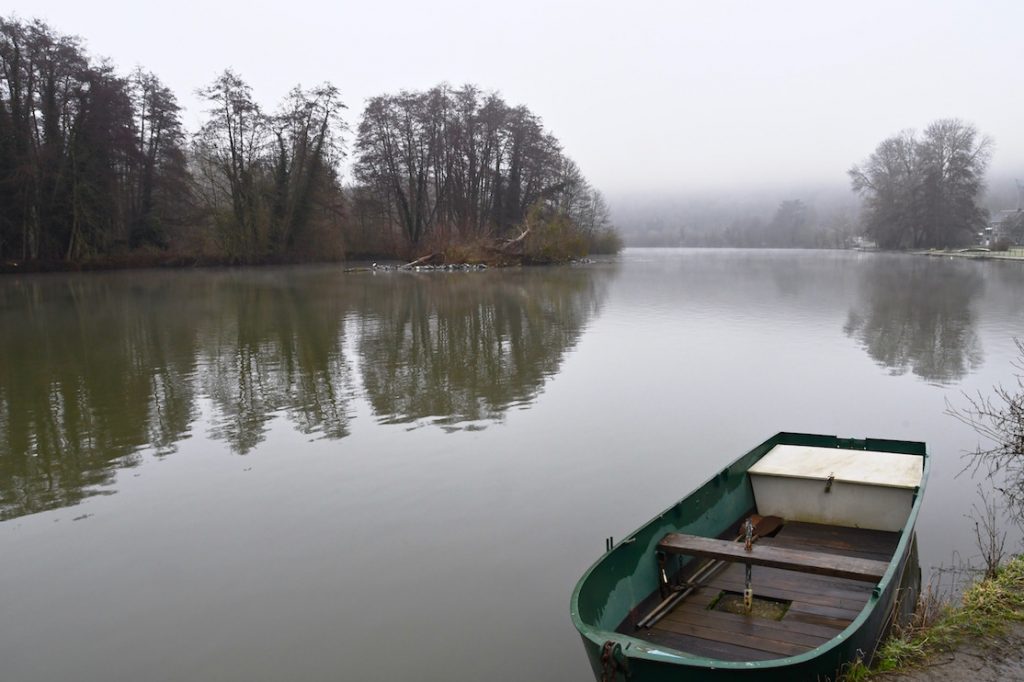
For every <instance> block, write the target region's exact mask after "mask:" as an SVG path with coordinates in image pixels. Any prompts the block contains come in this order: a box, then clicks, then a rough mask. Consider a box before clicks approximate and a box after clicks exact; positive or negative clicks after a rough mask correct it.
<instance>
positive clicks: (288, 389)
mask: <svg viewBox="0 0 1024 682" xmlns="http://www.w3.org/2000/svg"><path fill="white" fill-rule="evenodd" d="M253 278H256V281H255V282H254V281H253ZM342 291H343V290H342ZM217 301H218V306H219V309H220V318H219V319H218V320H217V321H216V322H213V323H212V324H210V325H209V328H208V329H206V330H204V331H205V334H206V335H205V337H204V339H203V344H202V347H203V351H202V355H203V363H202V364H203V371H202V373H201V374H202V384H203V392H204V394H206V395H207V396H209V397H210V398H211V400H212V401H213V403H214V405H215V407H216V410H215V415H214V419H213V431H212V434H213V436H214V437H217V438H222V439H224V440H226V441H227V442H228V443H229V444H230V446H231V448H232V450H234V451H235V452H239V453H246V452H249V451H250V450H252V449H253V448H254V447H256V445H258V444H259V443H260V442H261V441H262V440H263V438H264V435H265V432H266V429H267V425H268V423H269V422H270V420H271V419H273V417H274V415H275V414H276V413H278V412H282V411H283V412H284V413H286V414H287V415H288V417H289V419H290V421H292V422H293V424H294V425H295V426H296V428H297V429H299V430H300V431H301V432H303V433H307V434H321V435H323V436H326V437H329V438H344V437H345V436H347V435H348V433H349V414H348V410H347V399H348V396H349V393H350V381H349V371H348V367H347V366H346V364H345V360H344V354H343V348H342V345H343V338H344V334H343V331H344V321H345V314H346V312H347V301H346V299H345V298H344V297H343V296H342V295H340V294H339V287H338V282H337V279H336V278H332V277H329V276H326V275H325V276H320V277H317V278H314V279H303V280H302V281H301V283H299V282H295V281H290V282H286V283H284V284H278V283H277V282H276V281H275V280H273V279H270V278H264V277H262V276H257V275H253V274H251V273H250V274H249V275H248V276H245V277H229V278H228V281H227V282H225V283H224V284H223V286H222V287H220V289H219V290H218V292H217ZM225 313H226V314H225Z"/></svg>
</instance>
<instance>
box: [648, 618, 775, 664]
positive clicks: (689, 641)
mask: <svg viewBox="0 0 1024 682" xmlns="http://www.w3.org/2000/svg"><path fill="white" fill-rule="evenodd" d="M644 633H645V634H644V639H645V640H647V641H648V642H653V643H654V644H658V645H660V646H665V647H668V648H670V649H675V650H677V651H681V652H683V653H685V654H690V655H691V656H703V657H704V658H715V659H718V660H722V661H763V660H765V659H766V658H771V657H770V656H765V653H764V652H763V651H758V650H756V649H748V648H746V647H742V646H738V645H736V644H731V643H728V642H719V641H715V640H710V639H701V638H700V637H692V636H689V635H680V634H678V633H675V632H669V631H668V630H662V629H660V628H659V627H658V626H655V627H654V628H652V629H650V630H645V631H644Z"/></svg>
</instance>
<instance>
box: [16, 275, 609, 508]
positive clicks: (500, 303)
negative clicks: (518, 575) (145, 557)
mask: <svg viewBox="0 0 1024 682" xmlns="http://www.w3.org/2000/svg"><path fill="white" fill-rule="evenodd" d="M598 279H599V278H595V277H594V275H593V272H589V271H585V270H571V269H565V270H557V271H536V272H535V271H530V270H526V271H521V272H514V273H498V272H492V273H471V274H440V273H439V274H437V275H435V276H430V277H418V276H413V275H407V274H405V273H389V274H386V275H384V276H381V277H377V276H369V275H366V276H362V275H358V276H344V275H342V274H341V273H340V272H338V271H337V270H336V269H324V270H315V269H313V270H310V269H303V270H284V271H273V270H268V271H258V272H254V271H235V272H206V273H145V274H141V275H128V274H118V275H94V276H85V277H73V276H69V277H65V276H59V277H52V278H50V277H36V278H25V279H23V280H20V281H17V280H16V281H11V280H8V281H6V282H3V283H2V284H3V286H0V329H3V333H2V334H0V358H3V361H2V362H0V519H4V518H10V517H14V516H20V515H23V514H28V513H33V512H36V511H42V510H45V509H53V508H57V507H61V506H65V505H70V504H75V503H76V502H78V501H80V500H82V499H83V498H84V497H87V496H89V495H93V494H98V493H101V492H104V488H103V486H105V485H107V484H109V483H110V482H111V481H112V479H113V476H114V472H115V471H116V470H117V469H119V468H122V467H129V466H133V465H135V464H136V463H138V461H139V458H140V454H139V453H140V452H141V451H142V450H143V449H148V450H149V451H151V452H154V453H156V454H158V455H161V456H162V455H168V454H170V453H173V452H174V451H175V449H176V447H177V444H178V443H180V442H181V441H182V440H183V439H185V438H188V437H189V435H190V434H191V433H192V431H193V430H194V429H203V431H204V432H205V433H207V434H208V435H210V436H211V437H213V438H215V439H219V440H223V441H225V442H226V443H227V445H228V447H229V448H230V449H231V450H232V451H233V452H236V453H246V452H249V451H251V450H252V449H253V448H255V447H256V446H257V445H258V444H259V443H260V442H262V441H263V440H264V439H265V438H266V435H267V431H268V429H269V428H270V423H271V422H272V421H273V420H274V419H275V418H277V417H278V416H283V418H285V419H287V421H288V422H290V423H291V425H292V427H293V428H294V429H296V430H297V431H299V432H301V433H304V434H310V435H319V436H322V437H327V438H334V439H340V438H344V437H345V436H347V435H348V434H349V431H350V415H351V400H352V395H353V393H354V391H355V390H356V388H355V386H354V385H353V382H354V377H353V374H352V370H351V367H350V365H349V362H348V361H347V359H346V353H347V352H348V353H351V352H356V353H357V354H358V356H359V364H360V367H361V369H362V376H363V379H364V382H365V390H366V392H367V395H368V398H369V400H370V403H371V405H372V407H373V410H374V412H375V413H376V414H378V415H380V416H382V417H383V418H385V419H386V420H389V421H408V420H414V419H418V418H421V417H427V416H433V417H439V418H445V419H446V420H447V421H449V422H457V421H464V420H481V419H497V418H500V416H501V415H502V414H503V413H504V411H505V410H506V409H507V408H508V407H509V406H510V405H513V404H517V403H525V402H528V401H530V400H531V399H532V398H533V397H534V396H535V395H536V394H537V392H538V391H539V390H540V389H541V386H542V385H543V383H544V381H545V378H546V377H547V376H548V375H550V374H552V373H554V372H556V371H557V369H558V366H559V364H560V362H561V359H562V357H563V355H564V353H565V352H566V350H567V349H569V348H570V347H571V346H572V345H573V344H574V343H575V341H576V339H577V338H578V337H579V335H580V333H581V331H582V329H583V327H584V325H585V324H586V322H587V321H588V320H589V319H590V317H591V316H592V315H593V313H594V311H595V309H596V308H597V306H598V304H599V299H600V298H601V297H602V296H601V292H603V288H602V287H601V286H600V285H599V284H598V283H597V281H598ZM356 330H357V331H358V334H355V333H354V332H355V331H356ZM348 338H352V341H351V342H348V343H346V339H348ZM108 490H109V489H108Z"/></svg>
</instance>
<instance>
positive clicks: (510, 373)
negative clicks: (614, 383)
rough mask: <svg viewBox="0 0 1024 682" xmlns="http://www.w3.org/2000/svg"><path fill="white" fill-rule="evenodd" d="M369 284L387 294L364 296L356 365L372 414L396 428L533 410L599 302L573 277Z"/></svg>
mask: <svg viewBox="0 0 1024 682" xmlns="http://www.w3.org/2000/svg"><path fill="white" fill-rule="evenodd" d="M375 279H376V280H377V281H378V284H377V286H378V287H387V288H389V289H390V291H389V292H388V294H387V295H380V294H377V295H373V296H369V297H367V298H368V300H372V301H375V302H377V304H378V305H377V306H375V307H374V309H373V310H372V314H370V315H367V316H366V319H365V321H364V324H363V328H362V330H361V333H360V339H359V356H360V359H361V362H362V376H363V384H364V386H365V389H366V393H367V396H368V398H369V400H370V402H371V404H372V406H373V409H374V412H375V413H376V414H377V415H379V416H380V417H381V418H382V420H383V421H386V422H395V423H401V422H411V421H416V420H421V419H426V418H433V419H435V420H438V421H440V422H444V423H449V424H450V423H457V422H465V421H480V420H496V419H500V418H501V417H502V415H503V414H504V413H505V411H506V410H507V409H508V408H509V406H511V405H513V404H524V403H528V402H530V401H532V400H533V398H534V397H535V396H536V395H537V393H538V392H539V391H540V390H541V388H542V386H543V384H544V381H545V378H546V377H548V376H550V375H552V374H554V373H556V372H557V371H558V367H559V365H560V364H561V362H562V358H563V356H564V354H565V352H566V351H567V350H568V349H570V348H571V347H572V346H573V345H574V344H575V343H576V340H577V339H578V338H579V336H580V334H581V332H582V331H583V328H584V327H585V326H586V323H587V322H588V321H589V320H590V318H591V317H592V316H593V315H594V314H595V312H596V311H597V309H598V307H599V306H600V304H601V301H602V299H603V297H604V285H603V283H602V280H601V279H599V277H597V276H595V273H594V272H589V271H584V270H576V269H559V270H554V271H533V270H526V271H520V272H506V273H489V276H488V277H487V278H486V280H482V279H481V278H480V277H479V276H475V275H465V274H454V275H447V276H441V277H436V276H429V277H412V276H400V277H385V278H375ZM481 284H485V286H481Z"/></svg>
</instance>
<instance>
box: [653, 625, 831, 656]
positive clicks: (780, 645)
mask: <svg viewBox="0 0 1024 682" xmlns="http://www.w3.org/2000/svg"><path fill="white" fill-rule="evenodd" d="M657 627H658V628H659V629H662V630H668V631H669V632H674V633H676V634H679V635H689V636H691V637H700V638H701V639H708V640H712V641H719V642H728V643H730V644H738V645H740V646H743V647H747V648H748V649H757V650H758V651H764V652H765V653H768V654H778V655H781V656H795V655H796V654H802V653H803V652H805V651H809V650H810V649H813V648H814V647H812V646H805V645H803V644H792V643H789V642H780V641H778V640H774V639H766V638H764V637H760V636H757V635H747V634H743V633H740V632H723V631H721V630H716V629H715V628H711V627H707V626H705V625H698V624H696V623H680V622H677V621H671V620H663V621H661V622H660V623H658V625H657Z"/></svg>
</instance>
